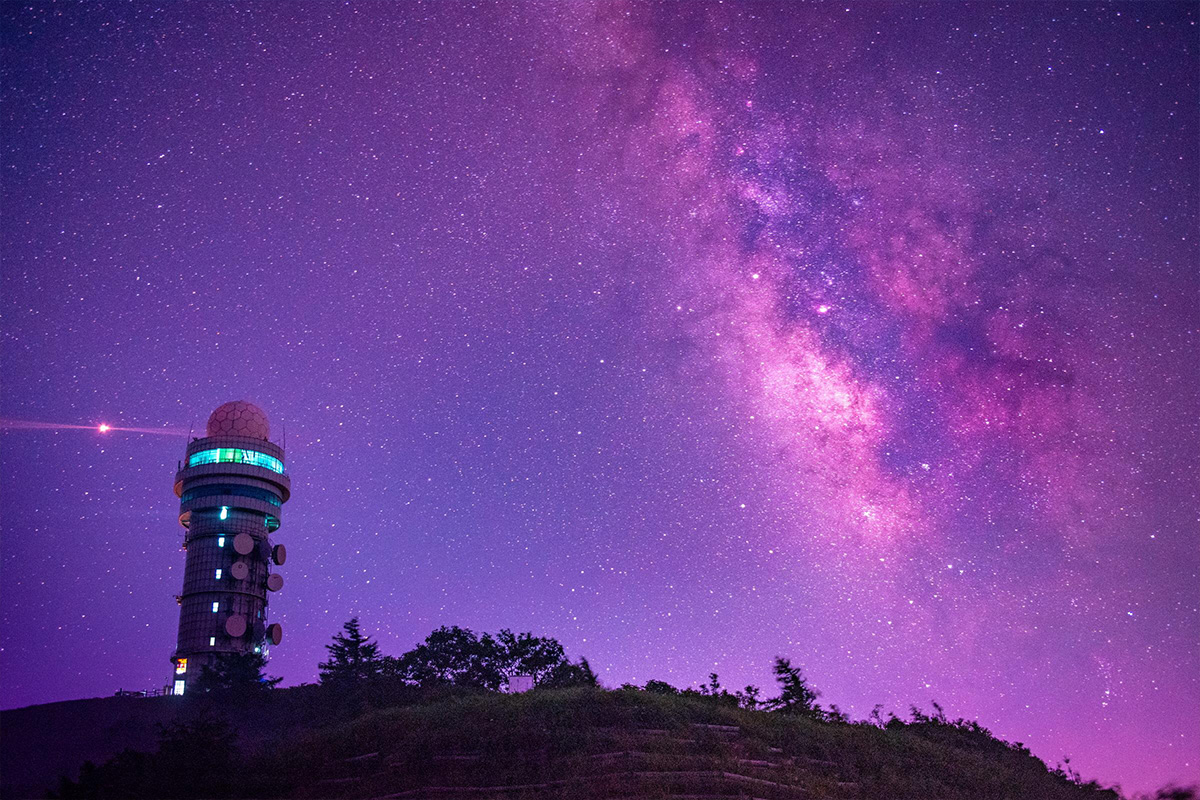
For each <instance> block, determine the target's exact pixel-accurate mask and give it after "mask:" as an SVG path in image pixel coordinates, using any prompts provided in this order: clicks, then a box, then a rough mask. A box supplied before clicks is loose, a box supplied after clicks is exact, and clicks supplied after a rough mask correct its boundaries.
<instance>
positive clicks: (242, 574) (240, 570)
mask: <svg viewBox="0 0 1200 800" xmlns="http://www.w3.org/2000/svg"><path fill="white" fill-rule="evenodd" d="M229 574H230V575H232V576H233V577H234V578H236V579H238V580H239V581H244V580H246V577H247V576H248V575H249V574H250V567H248V566H247V565H246V562H245V561H235V562H233V566H232V567H230V568H229Z"/></svg>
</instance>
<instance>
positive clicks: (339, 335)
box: [0, 2, 1200, 790]
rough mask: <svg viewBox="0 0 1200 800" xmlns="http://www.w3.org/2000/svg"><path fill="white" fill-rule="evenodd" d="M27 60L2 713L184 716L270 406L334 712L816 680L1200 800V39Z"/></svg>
mask: <svg viewBox="0 0 1200 800" xmlns="http://www.w3.org/2000/svg"><path fill="white" fill-rule="evenodd" d="M0 14H2V16H3V33H2V41H3V67H2V79H3V107H2V109H0V120H2V126H3V127H2V133H3V136H2V140H0V151H2V156H3V160H2V165H0V168H2V176H3V178H2V180H3V184H2V185H3V208H2V223H0V225H2V234H3V285H2V289H3V292H2V295H0V310H2V313H3V337H2V340H0V357H2V364H3V367H2V369H3V378H2V383H0V416H2V417H3V418H4V420H5V422H4V428H3V430H2V431H0V467H2V476H0V478H2V490H0V492H2V494H0V498H2V506H0V533H2V536H3V547H2V569H3V582H2V590H3V597H4V603H3V607H2V608H3V610H2V612H0V634H2V636H0V640H2V650H0V674H2V675H3V679H2V682H0V705H3V707H6V708H9V707H14V706H21V705H27V704H31V703H45V702H50V701H55V700H63V699H70V698H79V697H91V696H105V695H111V694H112V693H113V692H114V691H115V690H117V689H118V688H125V689H131V688H132V689H145V688H151V687H156V686H158V687H161V686H162V685H163V684H165V683H166V682H167V679H168V677H169V675H170V669H171V665H170V663H169V662H168V658H169V656H170V655H171V653H172V651H173V648H174V644H175V633H176V625H177V622H178V607H177V606H176V604H175V602H174V595H176V594H177V593H179V592H180V590H181V588H182V577H183V564H184V554H183V552H182V551H181V550H180V544H181V542H182V529H181V528H180V527H179V524H178V522H177V516H178V501H177V499H176V498H175V496H174V494H173V492H172V482H173V477H174V472H175V469H176V465H177V462H178V460H179V459H180V458H181V457H182V455H183V449H184V445H185V442H186V438H185V437H186V434H187V431H188V429H189V428H190V427H193V426H194V428H195V430H196V431H197V432H199V431H201V430H202V429H203V425H204V422H205V420H206V419H207V417H208V414H209V412H210V411H211V410H212V409H213V408H215V407H216V406H217V405H219V404H220V403H222V402H225V401H227V400H234V399H247V400H250V401H252V402H254V403H257V404H258V405H260V406H261V407H262V408H263V409H264V410H265V411H266V412H267V414H268V415H269V416H270V419H271V423H272V428H273V438H275V439H276V440H282V438H283V435H284V431H285V430H286V448H287V455H288V469H289V472H290V474H291V476H292V480H293V482H294V483H293V486H294V495H293V499H292V500H291V502H289V503H288V504H287V506H286V507H285V508H284V511H283V527H282V528H281V530H280V531H279V532H278V533H277V534H276V535H275V540H276V541H279V542H284V543H286V544H287V546H288V550H289V558H288V562H287V565H286V566H285V567H283V568H282V569H281V572H282V573H283V575H284V577H285V578H286V580H287V585H286V586H285V588H284V590H283V591H282V592H280V593H279V594H278V595H274V596H273V597H272V601H273V602H272V604H271V617H272V619H273V620H274V621H278V622H281V623H282V625H283V630H284V640H283V643H282V645H281V646H279V647H278V648H275V649H274V651H273V653H272V660H271V665H270V670H269V671H270V672H271V673H272V674H276V675H281V676H283V677H284V679H285V684H297V683H301V682H305V681H313V680H315V678H316V665H317V662H318V661H320V660H322V658H323V657H324V656H325V655H326V653H325V650H324V645H325V644H326V643H327V642H328V641H329V640H330V637H331V636H332V635H333V634H334V633H335V632H336V631H337V630H338V629H339V627H340V625H341V624H342V622H344V621H345V620H347V619H348V618H350V617H351V616H354V615H357V616H359V617H361V619H362V622H363V625H364V627H365V628H366V630H367V631H368V632H369V633H371V634H373V635H375V636H377V637H378V639H379V641H380V642H381V643H382V646H383V650H384V651H385V652H388V653H391V654H394V655H398V654H400V653H401V652H403V651H405V650H407V649H409V648H410V647H412V646H413V645H414V644H415V643H416V642H418V641H419V640H421V639H423V638H424V637H425V635H426V634H428V633H429V631H430V630H432V629H433V628H435V627H437V626H439V625H451V624H458V625H463V626H466V627H470V628H473V629H475V630H477V631H483V630H487V631H495V630H498V629H499V628H502V627H508V628H513V629H516V630H531V631H533V632H535V633H539V634H544V635H550V636H554V637H557V638H558V639H559V640H561V641H562V642H563V643H564V644H565V645H566V647H567V651H568V654H570V655H572V656H578V655H586V656H587V657H588V658H589V659H590V660H591V663H592V665H593V666H594V668H595V669H596V670H597V672H598V673H599V675H600V678H601V681H602V682H603V683H604V684H605V685H607V686H611V687H615V686H619V685H620V684H622V683H624V682H634V683H644V682H645V681H646V680H648V679H651V678H657V679H661V680H667V681H671V682H673V683H675V684H677V685H680V686H684V685H694V684H697V683H699V682H700V681H702V680H704V679H706V678H707V675H708V673H709V672H712V671H716V672H718V673H719V674H720V676H721V679H722V682H723V683H724V684H725V685H726V686H729V687H731V688H740V687H742V686H744V685H746V684H747V683H755V684H758V685H761V686H764V687H770V686H772V681H771V677H770V665H771V660H772V658H773V657H774V656H776V655H786V656H790V657H791V658H793V660H794V661H796V662H798V663H800V664H802V665H803V667H804V669H805V671H806V673H807V675H808V676H809V677H810V679H811V681H812V682H813V683H814V684H815V685H816V686H817V687H818V688H819V689H820V690H821V691H822V692H823V697H822V702H824V703H830V702H832V703H837V704H838V705H839V706H841V707H842V709H844V710H846V711H848V712H849V713H850V714H851V715H852V716H854V717H857V718H862V717H865V716H866V715H867V714H869V713H870V711H871V709H872V707H873V706H874V705H875V704H876V703H882V704H884V706H885V710H895V711H897V712H901V713H907V709H908V706H909V705H910V704H913V703H916V704H918V705H921V706H923V707H924V708H926V709H927V710H928V709H929V707H930V706H929V701H930V700H937V701H938V702H940V703H941V704H942V705H943V706H944V707H945V708H946V710H947V713H948V714H950V715H951V716H952V717H958V716H965V717H968V718H972V719H978V720H979V721H981V722H982V723H983V724H984V725H986V726H987V727H989V728H991V729H992V730H993V731H994V732H996V733H997V734H998V735H1000V736H1003V737H1004V738H1007V739H1009V740H1019V741H1022V742H1025V743H1026V744H1028V745H1029V746H1030V747H1031V748H1032V749H1033V751H1034V753H1035V754H1037V755H1039V756H1041V757H1042V758H1043V759H1045V760H1046V761H1047V762H1049V763H1050V765H1051V766H1053V765H1054V764H1055V763H1057V762H1058V761H1059V760H1060V759H1061V758H1062V757H1063V756H1070V757H1071V759H1072V762H1071V763H1072V766H1073V767H1075V768H1078V769H1079V770H1080V771H1081V772H1082V773H1083V775H1084V777H1085V778H1093V777H1094V778H1098V779H1100V780H1102V781H1104V782H1120V783H1121V784H1122V785H1123V786H1124V787H1125V789H1126V790H1145V789H1150V788H1154V787H1157V786H1159V785H1161V784H1164V783H1166V782H1168V781H1171V780H1174V781H1192V780H1198V779H1200V755H1198V754H1200V722H1198V720H1200V547H1198V538H1197V533H1198V529H1197V516H1198V514H1200V500H1198V496H1197V475H1198V474H1200V426H1198V420H1200V385H1198V384H1200V378H1198V375H1200V370H1198V369H1197V364H1198V363H1200V342H1198V340H1197V329H1198V328H1200V308H1198V306H1200V304H1198V298H1200V276H1198V271H1197V262H1198V252H1197V239H1196V222H1197V190H1198V186H1197V183H1198V182H1197V168H1198V165H1197V135H1198V133H1200V126H1198V121H1197V116H1198V115H1197V103H1196V97H1197V90H1198V86H1197V71H1198V70H1197V68H1198V66H1200V56H1198V50H1197V26H1196V21H1197V18H1198V16H1200V13H1198V7H1197V6H1196V5H1195V4H1194V3H1185V4H1171V3H1154V4H1145V5H1133V4H1106V5H1087V4H1082V3H1071V4H1052V3H1038V4H1029V3H1021V4H1014V5H1004V6H1001V5H991V4H984V3H975V4H948V3H947V4H929V5H924V4H888V5H863V4H861V3H858V2H855V3H851V4H848V5H847V4H835V3H825V4H821V5H803V6H802V5H800V4H797V3H783V4H779V5H773V4H767V3H733V2H726V3H717V2H712V3H701V2H694V3H681V4H671V5H648V4H640V3H629V4H626V3H619V2H611V3H610V2H598V3H577V4H567V3H540V4H537V3H535V4H524V5H517V4H512V5H509V4H504V5H499V4H491V3H483V4H476V5H468V4H466V3H462V2H456V3H451V2H439V3H428V4H420V3H415V2H413V3H398V2H375V3H372V2H354V3H345V4H334V3H332V2H324V3H316V2H314V3H307V4H292V3H258V4H245V3H215V2H213V3H209V2H205V3H199V2H194V3H164V4H161V5H155V4H151V3H142V4H136V5H127V4H109V3H103V2H100V3H89V4H86V5H82V4H69V3H49V2H47V3H38V4H35V5H32V6H25V5H21V4H17V3H6V4H4V5H3V7H0ZM30 421H36V422H48V423H62V424H69V425H86V426H94V425H97V424H99V423H100V422H106V423H108V424H110V425H115V426H125V427H143V428H150V429H155V430H160V429H161V431H160V432H159V433H155V434H139V433H135V432H122V431H111V432H109V433H107V434H104V435H101V434H99V433H97V432H95V431H94V430H85V429H75V428H62V429H52V428H33V427H29V426H28V425H26V424H24V423H28V422H30ZM162 431H165V432H166V434H167V435H161V432H162ZM172 433H173V435H171V434H172Z"/></svg>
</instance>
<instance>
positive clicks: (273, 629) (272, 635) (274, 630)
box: [267, 622, 283, 644]
mask: <svg viewBox="0 0 1200 800" xmlns="http://www.w3.org/2000/svg"><path fill="white" fill-rule="evenodd" d="M267 638H268V639H270V640H271V644H279V643H280V642H282V641H283V626H282V625H280V624H279V623H278V622H272V623H271V624H270V625H268V626H267Z"/></svg>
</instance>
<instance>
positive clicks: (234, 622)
mask: <svg viewBox="0 0 1200 800" xmlns="http://www.w3.org/2000/svg"><path fill="white" fill-rule="evenodd" d="M225 632H226V633H228V634H229V635H230V636H232V637H233V638H235V639H236V638H238V637H239V636H241V635H242V634H243V633H245V632H246V618H245V617H243V616H242V615H241V614H234V615H233V616H232V617H230V618H229V619H227V620H225Z"/></svg>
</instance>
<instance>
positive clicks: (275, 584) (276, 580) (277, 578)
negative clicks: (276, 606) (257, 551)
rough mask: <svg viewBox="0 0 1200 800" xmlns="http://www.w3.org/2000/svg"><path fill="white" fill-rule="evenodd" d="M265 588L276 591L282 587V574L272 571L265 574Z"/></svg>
mask: <svg viewBox="0 0 1200 800" xmlns="http://www.w3.org/2000/svg"><path fill="white" fill-rule="evenodd" d="M267 588H268V589H270V590H271V591H272V592H278V591H279V590H280V589H282V588H283V576H282V575H280V574H279V573H278V572H272V573H271V574H270V575H268V576H267Z"/></svg>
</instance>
